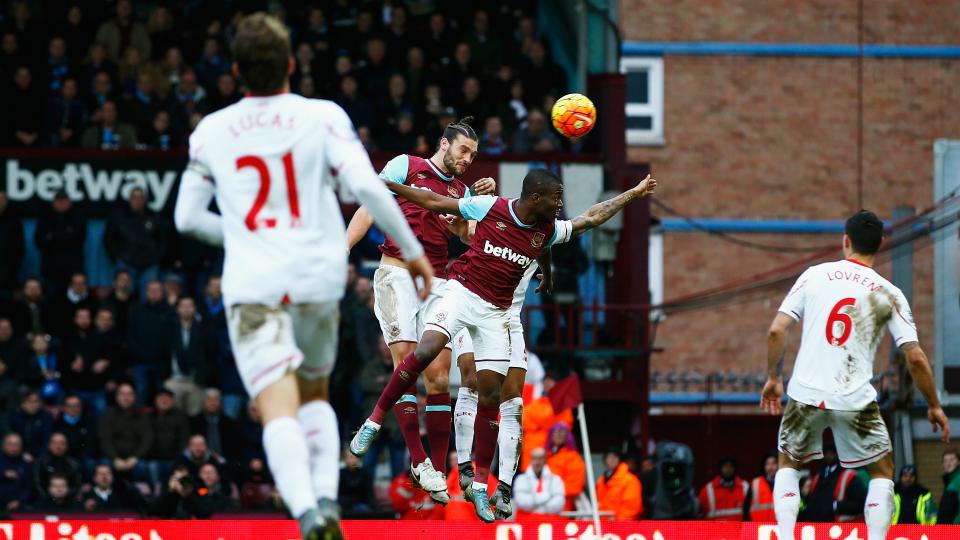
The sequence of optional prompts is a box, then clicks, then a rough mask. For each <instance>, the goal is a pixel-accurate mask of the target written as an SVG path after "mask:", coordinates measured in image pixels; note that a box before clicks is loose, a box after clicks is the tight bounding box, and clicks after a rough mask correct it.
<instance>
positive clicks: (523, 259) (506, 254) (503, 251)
mask: <svg viewBox="0 0 960 540" xmlns="http://www.w3.org/2000/svg"><path fill="white" fill-rule="evenodd" d="M483 252H484V253H489V254H490V255H493V256H494V257H500V258H501V259H503V260H505V261H510V262H514V263H517V264H519V265H520V266H521V267H522V268H526V267H528V266H530V263H532V262H533V259H531V258H530V257H527V256H526V255H523V254H522V253H517V252H516V251H514V250H512V249H510V248H508V247H497V246H494V245H493V244H491V243H490V241H489V240H484V241H483Z"/></svg>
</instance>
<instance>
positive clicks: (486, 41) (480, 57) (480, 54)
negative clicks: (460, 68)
mask: <svg viewBox="0 0 960 540" xmlns="http://www.w3.org/2000/svg"><path fill="white" fill-rule="evenodd" d="M467 44H468V45H470V50H471V51H472V52H473V58H474V60H476V62H477V64H479V65H481V66H483V67H484V68H485V69H487V70H493V69H494V68H496V67H497V66H499V65H500V64H502V63H503V47H502V46H501V45H500V39H499V38H498V37H497V35H496V34H495V33H494V32H492V31H491V29H490V18H489V16H488V15H487V12H486V11H484V10H482V9H478V10H477V11H476V13H474V14H473V31H471V32H470V33H469V34H468V37H467ZM461 112H462V111H461Z"/></svg>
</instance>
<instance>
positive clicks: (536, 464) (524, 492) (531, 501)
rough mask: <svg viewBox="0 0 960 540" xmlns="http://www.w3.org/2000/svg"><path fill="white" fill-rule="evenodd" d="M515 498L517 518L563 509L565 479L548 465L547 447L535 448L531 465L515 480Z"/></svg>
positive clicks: (555, 512)
mask: <svg viewBox="0 0 960 540" xmlns="http://www.w3.org/2000/svg"><path fill="white" fill-rule="evenodd" d="M513 500H514V502H515V503H516V505H517V508H516V516H517V519H523V518H525V517H534V516H531V515H532V514H534V515H535V514H548V515H559V514H560V512H562V511H563V506H564V503H565V502H566V501H565V496H564V487H563V480H562V479H561V478H560V477H559V476H557V475H555V474H553V473H552V472H550V467H547V451H546V450H545V449H543V448H536V449H534V450H533V452H532V453H531V455H530V467H528V468H527V470H526V471H524V472H523V473H522V474H520V475H518V476H517V478H516V479H515V480H514V481H513Z"/></svg>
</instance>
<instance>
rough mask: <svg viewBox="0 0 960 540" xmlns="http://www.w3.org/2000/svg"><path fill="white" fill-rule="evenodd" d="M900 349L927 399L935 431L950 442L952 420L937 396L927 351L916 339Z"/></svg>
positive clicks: (918, 386)
mask: <svg viewBox="0 0 960 540" xmlns="http://www.w3.org/2000/svg"><path fill="white" fill-rule="evenodd" d="M900 350H901V351H903V353H904V354H905V355H906V357H907V370H909V371H910V376H911V377H913V382H914V383H915V384H916V385H917V388H919V389H920V393H921V394H923V399H925V400H927V419H929V420H930V424H931V425H932V426H933V432H934V433H936V432H937V429H938V428H939V429H940V430H941V434H940V439H941V440H942V441H943V442H950V422H949V420H947V415H946V414H945V413H944V412H943V407H941V406H940V398H939V396H937V386H936V384H935V383H934V382H933V370H932V369H930V361H929V360H927V355H926V353H924V352H923V349H921V348H920V344H919V343H917V342H916V341H910V342H907V343H904V344H903V345H901V346H900Z"/></svg>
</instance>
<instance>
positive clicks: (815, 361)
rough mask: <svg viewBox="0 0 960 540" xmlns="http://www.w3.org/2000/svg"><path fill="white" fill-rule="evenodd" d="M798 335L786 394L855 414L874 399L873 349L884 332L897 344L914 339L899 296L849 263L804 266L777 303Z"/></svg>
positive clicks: (864, 268)
mask: <svg viewBox="0 0 960 540" xmlns="http://www.w3.org/2000/svg"><path fill="white" fill-rule="evenodd" d="M780 311H781V312H782V313H785V314H786V315H789V316H790V317H793V318H794V319H795V320H797V321H800V319H803V336H802V339H801V343H800V351H799V353H797V360H796V362H795V363H794V367H793V374H792V376H791V377H790V385H789V388H788V389H787V394H788V395H789V396H790V397H791V398H792V399H793V400H795V401H798V402H800V403H806V404H807V405H813V406H816V407H820V408H824V409H833V410H841V411H859V410H862V409H863V408H864V407H866V406H867V405H869V404H870V402H872V401H874V400H875V399H876V397H877V393H876V390H875V389H874V388H873V386H872V385H871V384H870V379H871V377H873V360H874V356H876V353H877V346H878V345H879V344H880V340H881V338H882V337H883V335H884V329H889V330H890V333H891V334H892V335H893V338H894V341H895V342H896V345H897V346H898V347H899V346H900V345H903V344H904V343H908V342H911V341H917V328H916V324H915V323H914V321H913V315H912V313H911V312H910V306H909V305H908V304H907V299H906V298H905V297H904V296H903V293H902V292H901V291H900V289H898V288H897V287H895V286H894V285H893V284H892V283H890V282H889V281H887V280H886V279H884V278H883V276H881V275H880V274H878V273H877V272H875V271H874V270H873V269H872V268H870V267H868V266H866V265H864V264H862V263H860V262H857V261H854V260H852V259H847V260H841V261H834V262H829V263H824V264H819V265H817V266H812V267H810V268H808V269H807V270H806V271H805V272H804V273H803V274H802V275H801V276H800V277H799V278H798V279H797V282H796V284H794V286H793V288H792V289H790V292H789V293H788V294H787V297H786V298H785V299H784V300H783V303H782V304H781V305H780Z"/></svg>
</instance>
